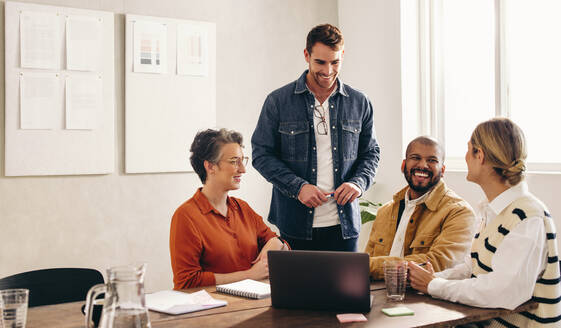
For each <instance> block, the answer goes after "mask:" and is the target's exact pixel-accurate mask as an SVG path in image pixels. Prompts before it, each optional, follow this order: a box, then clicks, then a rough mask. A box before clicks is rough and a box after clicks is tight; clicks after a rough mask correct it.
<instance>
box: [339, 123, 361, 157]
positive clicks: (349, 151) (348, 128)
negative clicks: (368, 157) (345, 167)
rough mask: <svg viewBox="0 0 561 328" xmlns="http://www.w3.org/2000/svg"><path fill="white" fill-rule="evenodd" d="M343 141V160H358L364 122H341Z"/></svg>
mask: <svg viewBox="0 0 561 328" xmlns="http://www.w3.org/2000/svg"><path fill="white" fill-rule="evenodd" d="M341 128H342V141H343V148H342V149H343V159H344V160H353V159H356V156H357V154H358V142H359V138H360V131H361V130H362V121H359V120H349V121H341Z"/></svg>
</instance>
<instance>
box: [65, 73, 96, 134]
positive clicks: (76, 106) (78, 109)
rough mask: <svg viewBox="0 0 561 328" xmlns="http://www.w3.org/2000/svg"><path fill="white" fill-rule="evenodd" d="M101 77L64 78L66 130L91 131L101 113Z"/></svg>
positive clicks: (71, 76) (70, 76)
mask: <svg viewBox="0 0 561 328" xmlns="http://www.w3.org/2000/svg"><path fill="white" fill-rule="evenodd" d="M101 80H102V79H101V76H99V75H97V74H95V75H94V74H91V75H83V76H77V75H74V76H73V75H69V76H67V77H66V129H68V130H93V129H95V124H96V117H97V116H98V115H100V113H101V86H102V83H101Z"/></svg>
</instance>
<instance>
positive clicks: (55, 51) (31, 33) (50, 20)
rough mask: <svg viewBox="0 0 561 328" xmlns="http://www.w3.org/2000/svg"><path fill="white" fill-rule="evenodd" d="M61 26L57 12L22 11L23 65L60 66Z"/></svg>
mask: <svg viewBox="0 0 561 328" xmlns="http://www.w3.org/2000/svg"><path fill="white" fill-rule="evenodd" d="M59 28H60V25H59V23H58V16H57V14H56V13H35V12H21V13H20V54H21V59H20V61H21V67H25V68H43V69H59V68H60V53H61V51H60V50H61V49H60V48H59V47H60V46H61V37H60V34H59Z"/></svg>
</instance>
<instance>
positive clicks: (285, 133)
mask: <svg viewBox="0 0 561 328" xmlns="http://www.w3.org/2000/svg"><path fill="white" fill-rule="evenodd" d="M279 133H280V136H281V158H282V159H283V160H285V161H292V162H305V161H307V160H308V144H309V134H310V129H309V126H308V122H307V121H300V122H280V124H279Z"/></svg>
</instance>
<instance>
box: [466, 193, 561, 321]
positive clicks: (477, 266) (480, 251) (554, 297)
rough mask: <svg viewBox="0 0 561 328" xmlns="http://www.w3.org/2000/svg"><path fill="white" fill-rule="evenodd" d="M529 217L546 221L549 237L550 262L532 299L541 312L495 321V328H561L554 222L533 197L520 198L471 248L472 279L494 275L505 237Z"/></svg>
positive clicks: (478, 234) (560, 290)
mask: <svg viewBox="0 0 561 328" xmlns="http://www.w3.org/2000/svg"><path fill="white" fill-rule="evenodd" d="M527 217H542V218H543V222H544V226H545V231H546V233H547V236H546V237H547V239H546V240H547V251H548V261H547V266H546V268H545V271H544V273H543V275H542V276H541V277H539V279H538V280H537V281H536V285H535V287H534V293H533V297H532V299H533V300H534V301H536V302H538V304H539V305H538V308H537V309H535V310H531V311H526V312H521V313H520V314H518V313H517V314H510V315H507V316H504V317H501V318H495V319H494V320H493V321H492V324H491V327H561V284H560V281H561V278H560V277H561V275H560V268H559V259H558V253H557V237H556V230H555V225H554V222H553V219H552V218H551V216H550V215H549V213H548V211H547V209H546V207H545V206H544V205H543V204H542V203H541V202H540V201H539V200H538V199H537V198H535V197H534V196H533V195H529V196H524V197H521V198H518V199H517V200H515V201H514V202H512V203H511V204H510V205H509V206H508V207H507V208H506V209H505V210H504V211H502V212H501V214H499V216H497V217H496V218H495V219H494V220H493V221H492V222H491V223H490V224H488V225H487V226H486V227H485V228H483V229H482V231H480V232H479V233H477V234H476V235H475V239H474V240H473V244H472V248H471V258H472V268H473V269H472V276H474V277H477V276H478V275H480V274H486V273H488V272H491V271H492V270H493V269H492V268H491V263H492V258H493V256H494V255H495V251H496V250H497V248H498V247H499V245H500V244H501V242H502V241H503V239H504V237H505V236H506V235H508V233H509V232H510V231H511V230H512V229H514V227H516V225H518V224H519V223H520V222H522V221H523V220H524V219H526V218H527Z"/></svg>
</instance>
